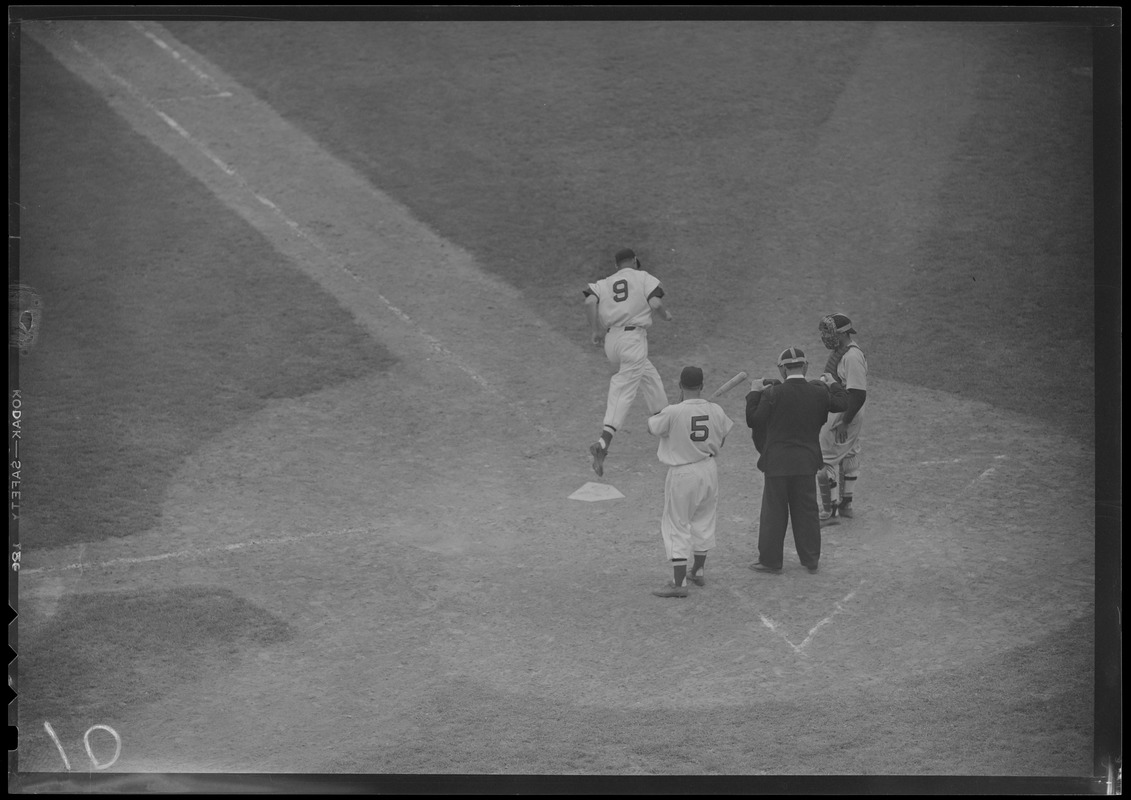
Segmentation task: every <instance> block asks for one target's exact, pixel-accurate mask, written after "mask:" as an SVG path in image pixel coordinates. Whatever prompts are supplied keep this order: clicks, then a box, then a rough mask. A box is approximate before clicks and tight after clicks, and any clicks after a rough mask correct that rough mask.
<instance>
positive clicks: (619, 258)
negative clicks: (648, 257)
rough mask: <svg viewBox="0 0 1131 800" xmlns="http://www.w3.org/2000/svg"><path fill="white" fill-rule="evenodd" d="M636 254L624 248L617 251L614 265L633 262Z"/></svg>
mask: <svg viewBox="0 0 1131 800" xmlns="http://www.w3.org/2000/svg"><path fill="white" fill-rule="evenodd" d="M635 260H636V253H635V252H633V251H632V250H631V249H630V248H628V247H626V248H624V249H623V250H617V254H616V263H618V264H623V263H624V262H626V261H635Z"/></svg>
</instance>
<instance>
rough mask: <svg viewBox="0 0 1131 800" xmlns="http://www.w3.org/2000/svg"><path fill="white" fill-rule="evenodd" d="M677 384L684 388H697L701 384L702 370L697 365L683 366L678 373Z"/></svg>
mask: <svg viewBox="0 0 1131 800" xmlns="http://www.w3.org/2000/svg"><path fill="white" fill-rule="evenodd" d="M679 385H680V386H683V387H684V388H686V389H698V388H699V387H701V386H702V385H703V370H701V369H699V367H684V368H683V372H681V373H679Z"/></svg>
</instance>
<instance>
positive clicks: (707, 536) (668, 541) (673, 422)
mask: <svg viewBox="0 0 1131 800" xmlns="http://www.w3.org/2000/svg"><path fill="white" fill-rule="evenodd" d="M679 389H680V397H679V402H678V403H676V404H674V405H670V406H667V407H665V408H664V409H662V410H661V411H660V412H659V413H657V414H654V415H653V416H651V417H649V418H648V431H649V432H650V433H651V434H652V435H654V436H659V437H660V446H659V449H658V450H657V451H656V455H657V456H658V457H659V459H660V461H661V462H662V463H664V464H667V465H668V475H667V478H666V479H665V480H664V516H663V519H662V520H661V521H660V534H661V535H662V536H663V537H664V548H665V549H666V551H667V554H668V559H669V560H670V561H671V563H672V568H673V570H674V573H673V580H672V581H671V582H669V583H667V584H666V585H664V586H663V587H662V588H660V589H657V590H655V591H654V592H652V594H654V595H656V596H657V597H687V580H688V579H690V580H691V582H692V583H694V584H696V585H697V586H705V585H706V584H707V580H706V578H704V577H703V568H704V566H705V564H706V561H707V553H708V552H709V551H710V550H711V549H712V548H714V546H715V517H716V512H717V509H718V502H719V472H718V467H717V466H716V462H715V457H716V456H717V455H718V454H719V451H720V450H721V449H722V446H723V442H724V441H726V438H727V434H728V433H730V429H731V428H732V427H733V426H734V422H732V421H731V419H730V417H728V416H727V415H726V412H725V411H723V409H722V407H721V406H719V405H717V404H715V403H712V402H710V401H709V400H705V399H703V397H701V393H702V391H703V370H702V369H700V368H699V367H684V368H683V372H681V373H680V376H679ZM692 556H694V561H693V562H692V564H691V569H690V570H688V565H687V562H688V559H689V558H691V557H692Z"/></svg>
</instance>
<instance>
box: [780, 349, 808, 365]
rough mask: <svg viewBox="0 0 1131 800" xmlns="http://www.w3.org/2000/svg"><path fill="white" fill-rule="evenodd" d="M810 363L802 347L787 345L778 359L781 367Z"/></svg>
mask: <svg viewBox="0 0 1131 800" xmlns="http://www.w3.org/2000/svg"><path fill="white" fill-rule="evenodd" d="M808 363H809V361H808V359H806V358H805V352H804V351H803V350H802V349H801V348H800V347H787V348H786V349H785V350H783V351H782V354H781V358H779V359H778V366H779V367H788V366H792V365H794V364H808Z"/></svg>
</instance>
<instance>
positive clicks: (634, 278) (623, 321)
mask: <svg viewBox="0 0 1131 800" xmlns="http://www.w3.org/2000/svg"><path fill="white" fill-rule="evenodd" d="M588 293H589V294H592V295H594V296H595V297H596V298H597V313H598V314H599V315H600V317H599V319H600V321H601V324H602V325H603V326H604V327H606V328H625V327H637V328H647V327H649V326H650V325H651V324H652V307H651V306H650V305H648V301H649V300H650V299H651V298H653V297H663V296H664V288H663V286H661V285H660V279H659V278H657V277H656V276H655V275H652V274H650V273H648V272H646V271H644V270H642V269H638V268H636V267H625V268H624V269H620V270H617V271H616V272H614V273H613V274H612V275H610V276H609V277H607V278H602V279H601V280H599V281H597V282H596V283H591V284H589V291H588Z"/></svg>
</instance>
